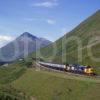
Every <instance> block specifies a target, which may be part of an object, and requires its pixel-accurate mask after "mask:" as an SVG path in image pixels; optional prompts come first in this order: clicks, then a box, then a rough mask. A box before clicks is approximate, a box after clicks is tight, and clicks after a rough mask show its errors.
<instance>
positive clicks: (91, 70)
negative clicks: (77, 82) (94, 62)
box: [84, 67, 94, 75]
mask: <svg viewBox="0 0 100 100" xmlns="http://www.w3.org/2000/svg"><path fill="white" fill-rule="evenodd" d="M84 73H85V74H87V75H93V74H94V70H93V68H92V67H86V68H85V69H84Z"/></svg>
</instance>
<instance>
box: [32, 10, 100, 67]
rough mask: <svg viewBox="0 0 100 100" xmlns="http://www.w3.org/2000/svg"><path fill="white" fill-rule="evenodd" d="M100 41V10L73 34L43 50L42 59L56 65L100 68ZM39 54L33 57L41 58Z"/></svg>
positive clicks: (70, 33)
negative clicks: (81, 65)
mask: <svg viewBox="0 0 100 100" xmlns="http://www.w3.org/2000/svg"><path fill="white" fill-rule="evenodd" d="M99 40H100V10H98V11H97V12H96V13H95V14H93V15H92V16H90V17H89V18H87V19H86V20H85V21H83V22H82V23H80V24H79V25H78V26H77V27H76V28H75V29H73V30H72V31H71V32H69V33H67V34H65V35H64V36H63V37H61V38H60V39H58V40H57V41H55V42H54V43H52V44H51V45H49V46H47V47H45V48H42V49H41V50H40V51H41V52H42V59H44V60H46V61H52V62H56V63H79V64H84V65H92V66H100V60H99V59H100V43H98V44H97V43H96V42H99ZM54 46H55V49H54ZM91 46H92V47H91ZM78 47H79V48H78ZM89 47H91V49H89ZM78 50H79V52H78ZM90 51H91V52H90ZM38 52H39V51H37V53H36V52H34V53H33V56H32V57H35V56H36V57H41V56H40V55H39V53H38ZM35 54H38V55H35Z"/></svg>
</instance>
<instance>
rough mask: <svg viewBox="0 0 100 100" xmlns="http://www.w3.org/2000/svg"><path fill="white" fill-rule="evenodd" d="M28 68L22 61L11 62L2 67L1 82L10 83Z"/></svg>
mask: <svg viewBox="0 0 100 100" xmlns="http://www.w3.org/2000/svg"><path fill="white" fill-rule="evenodd" d="M25 70H26V67H25V66H24V64H23V63H22V62H16V63H13V64H10V65H9V66H7V67H3V66H1V68H0V84H8V83H10V82H12V81H14V80H16V79H17V78H19V77H20V76H21V75H22V74H23V73H24V72H25Z"/></svg>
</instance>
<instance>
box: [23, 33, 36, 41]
mask: <svg viewBox="0 0 100 100" xmlns="http://www.w3.org/2000/svg"><path fill="white" fill-rule="evenodd" d="M21 37H30V38H32V39H37V37H36V36H34V35H32V34H31V33H29V32H24V33H23V34H22V35H21Z"/></svg>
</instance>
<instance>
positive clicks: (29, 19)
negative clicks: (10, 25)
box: [23, 18, 36, 21]
mask: <svg viewBox="0 0 100 100" xmlns="http://www.w3.org/2000/svg"><path fill="white" fill-rule="evenodd" d="M23 20H25V21H35V20H36V19H35V18H24V19H23Z"/></svg>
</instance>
